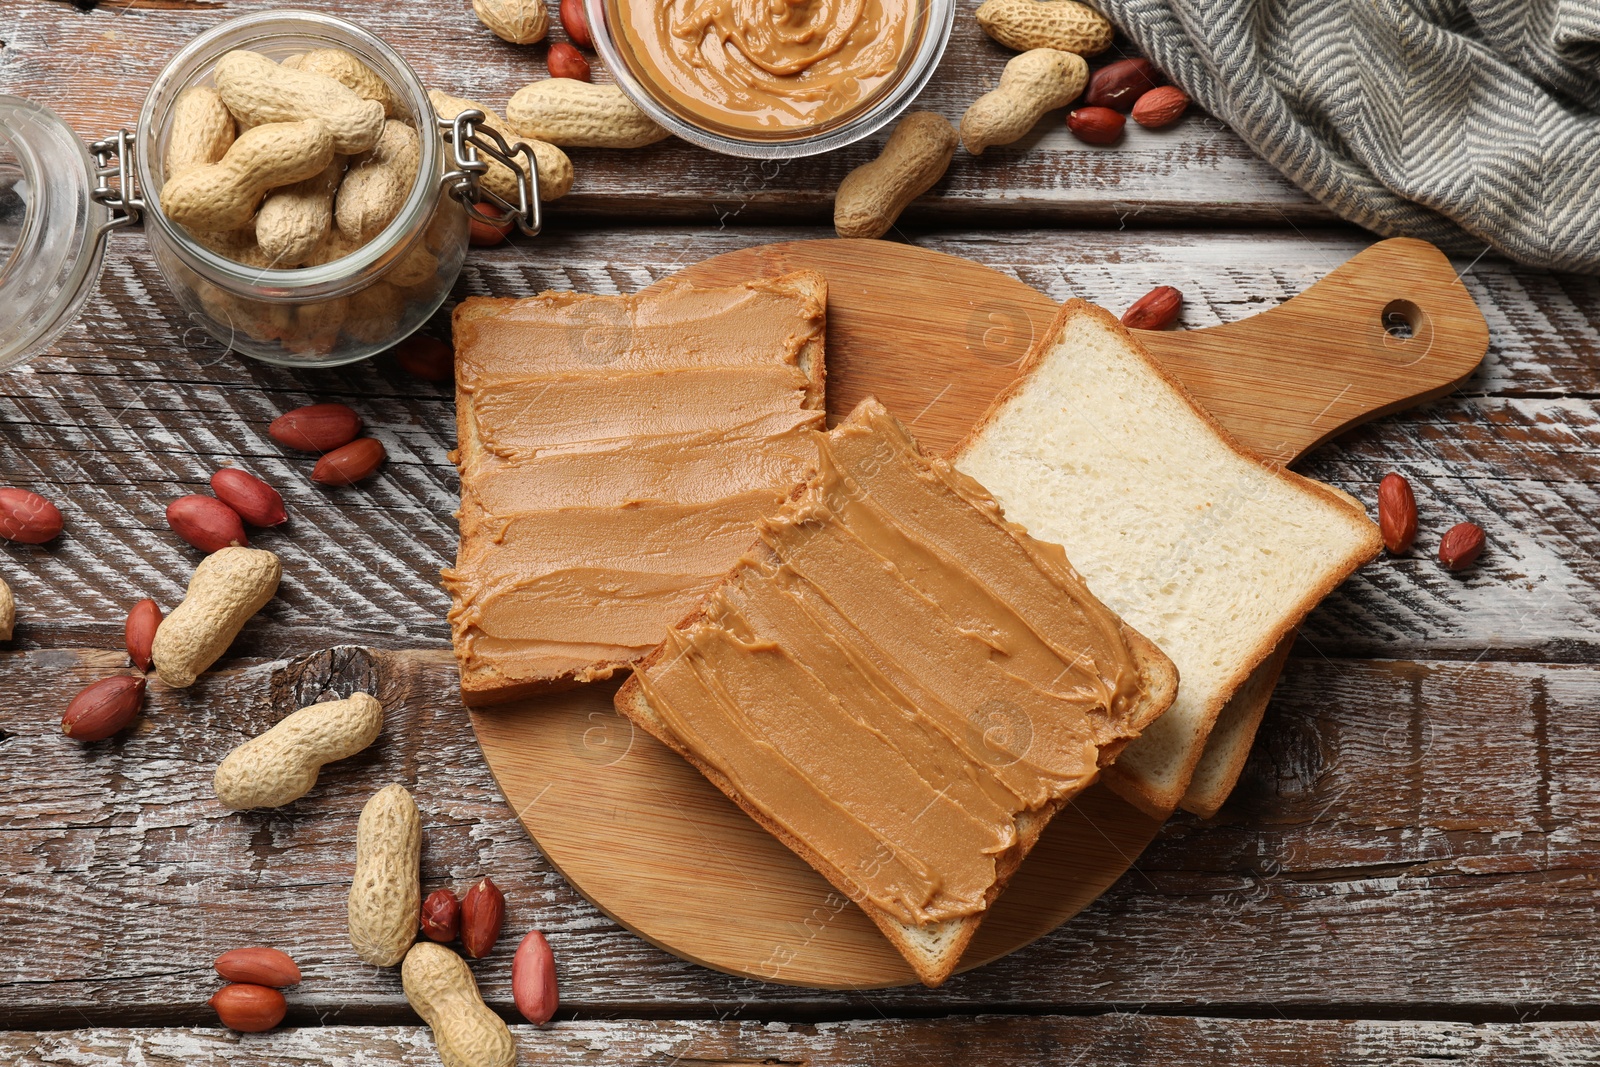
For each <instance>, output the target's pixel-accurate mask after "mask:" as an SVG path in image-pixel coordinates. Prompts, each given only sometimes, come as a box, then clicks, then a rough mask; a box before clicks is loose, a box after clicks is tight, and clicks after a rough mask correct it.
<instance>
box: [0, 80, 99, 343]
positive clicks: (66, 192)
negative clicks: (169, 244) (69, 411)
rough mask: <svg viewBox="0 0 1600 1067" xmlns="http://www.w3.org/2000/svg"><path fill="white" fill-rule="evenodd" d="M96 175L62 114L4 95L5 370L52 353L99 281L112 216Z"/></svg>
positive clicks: (1, 328) (1, 236)
mask: <svg viewBox="0 0 1600 1067" xmlns="http://www.w3.org/2000/svg"><path fill="white" fill-rule="evenodd" d="M97 177H98V175H97V173H96V167H95V162H94V160H93V158H92V157H91V156H90V155H89V151H88V149H87V148H86V147H85V146H84V143H83V142H82V141H81V140H79V138H78V135H77V134H75V133H73V132H72V129H71V128H70V127H69V126H68V125H67V124H66V122H64V121H63V120H62V119H61V117H60V116H59V115H57V114H56V113H55V112H53V111H51V110H50V109H49V108H46V107H41V106H40V105H38V104H34V103H30V102H29V101H26V100H22V99H19V98H17V97H14V96H4V95H0V371H5V370H8V369H10V368H11V367H14V366H16V365H17V364H19V363H22V362H23V361H24V360H27V359H29V358H31V357H33V356H35V355H37V354H39V353H40V352H42V351H44V350H45V349H46V348H48V347H49V346H50V344H51V343H52V342H54V341H55V339H56V338H57V337H59V336H60V335H61V333H62V331H63V330H65V329H66V328H67V327H68V326H69V325H71V324H72V321H73V320H74V319H75V318H77V315H78V310H79V308H81V307H82V306H83V302H84V300H85V299H86V298H87V297H88V295H89V293H90V292H91V291H93V289H94V287H95V284H96V283H97V282H98V281H99V279H100V266H101V261H102V260H103V258H104V253H105V244H104V242H103V241H102V240H101V238H102V236H103V235H104V233H105V231H106V230H107V229H108V228H109V227H110V226H111V225H112V213H111V211H110V210H109V209H108V208H107V207H106V206H105V205H104V204H101V203H99V202H97V201H96V200H95V198H94V195H93V193H94V187H95V185H96V182H97Z"/></svg>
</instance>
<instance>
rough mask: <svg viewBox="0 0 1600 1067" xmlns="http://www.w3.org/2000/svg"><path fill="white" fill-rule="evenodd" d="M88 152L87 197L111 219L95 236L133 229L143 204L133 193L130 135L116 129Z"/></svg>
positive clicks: (131, 136) (131, 137) (131, 142)
mask: <svg viewBox="0 0 1600 1067" xmlns="http://www.w3.org/2000/svg"><path fill="white" fill-rule="evenodd" d="M89 152H90V154H91V155H93V156H94V188H93V189H91V190H90V191H89V196H90V197H91V198H92V199H93V200H94V201H95V203H97V204H104V205H105V206H106V207H108V208H110V209H111V217H110V218H109V219H107V220H106V222H105V224H104V225H103V226H101V227H100V232H99V233H98V234H96V235H95V236H97V237H103V236H105V235H106V234H107V233H110V232H111V231H112V230H115V229H120V228H121V227H123V226H132V225H133V224H134V223H136V222H138V221H139V212H141V211H143V210H144V201H143V200H141V199H140V198H139V196H138V195H137V194H136V193H135V191H134V186H135V184H136V183H135V181H134V177H133V152H134V148H133V135H132V134H130V133H129V132H128V131H127V130H118V131H117V132H116V133H115V134H114V135H113V136H111V137H107V138H106V139H105V140H103V141H96V142H95V143H94V144H92V145H90V146H89ZM113 160H115V161H116V162H115V163H113V162H112V161H113ZM113 177H115V178H116V179H117V182H116V184H115V185H112V184H111V179H112V178H113Z"/></svg>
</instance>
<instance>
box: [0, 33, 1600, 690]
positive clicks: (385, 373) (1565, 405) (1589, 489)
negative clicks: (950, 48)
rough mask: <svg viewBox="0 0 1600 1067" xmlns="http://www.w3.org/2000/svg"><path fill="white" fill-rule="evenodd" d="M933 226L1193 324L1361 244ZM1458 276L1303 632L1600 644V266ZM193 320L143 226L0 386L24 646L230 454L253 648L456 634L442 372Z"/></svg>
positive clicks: (129, 567) (686, 246)
mask: <svg viewBox="0 0 1600 1067" xmlns="http://www.w3.org/2000/svg"><path fill="white" fill-rule="evenodd" d="M130 17H131V16H130ZM816 235H817V234H816V231H812V230H800V231H795V230H730V231H726V232H722V233H713V232H709V231H707V232H697V231H685V230H678V229H673V230H661V229H657V230H643V231H633V232H624V231H614V230H607V231H595V232H589V231H568V232H561V233H557V234H553V235H552V236H550V237H549V238H547V239H542V240H540V241H536V242H530V243H527V244H524V245H518V246H516V247H514V248H507V249H500V250H494V251H492V252H488V253H486V254H479V255H477V256H475V258H474V260H473V263H472V265H471V267H470V268H469V270H468V272H467V273H466V274H465V275H464V276H463V278H462V280H461V282H460V283H459V285H458V287H457V291H456V292H457V296H458V297H459V296H466V295H471V294H485V293H494V294H515V293H524V292H530V291H537V290H539V289H544V288H580V289H585V290H592V291H600V292H614V291H617V290H619V289H620V290H632V289H637V288H640V287H642V286H644V285H647V284H649V283H650V282H651V281H654V280H656V279H657V278H660V277H663V276H665V275H667V274H670V273H671V272H672V271H673V270H674V269H675V268H676V267H677V266H680V265H682V264H684V263H688V262H693V261H694V260H697V259H700V258H702V257H705V256H709V255H714V254H717V253H719V252H723V251H727V250H729V249H731V248H734V247H740V246H744V245H748V244H751V243H756V242H760V241H766V240H774V239H783V238H790V237H795V236H816ZM921 243H924V244H927V245H928V246H930V247H934V248H938V249H941V250H945V251H950V252H954V253H956V254H961V255H966V256H968V257H970V258H972V259H975V260H978V261H980V262H984V263H988V264H991V265H994V266H996V267H998V268H1000V269H1003V270H1007V271H1009V272H1011V273H1013V274H1015V275H1016V276H1017V277H1019V278H1021V279H1022V280H1024V281H1027V282H1028V283H1029V284H1032V285H1034V286H1036V287H1038V288H1039V289H1041V290H1042V291H1045V292H1047V293H1049V294H1050V295H1052V296H1054V297H1057V298H1066V297H1068V296H1072V295H1081V296H1086V297H1089V298H1091V299H1095V300H1098V301H1100V302H1102V303H1104V304H1106V305H1107V306H1109V307H1111V308H1113V309H1121V308H1123V307H1126V306H1127V304H1128V303H1130V302H1132V300H1133V299H1135V298H1136V297H1137V296H1138V295H1140V294H1142V293H1143V292H1145V291H1146V290H1147V289H1148V288H1150V287H1151V286H1153V285H1156V284H1162V283H1170V284H1175V285H1177V286H1179V287H1180V288H1182V289H1183V290H1184V291H1185V292H1186V293H1187V294H1188V300H1189V303H1188V309H1187V311H1186V313H1185V324H1186V325H1189V326H1203V325H1208V324H1211V323H1215V322H1223V321H1230V320H1233V319H1237V318H1239V317H1242V316H1244V315H1248V314H1251V313H1252V312H1255V311H1259V310H1260V309H1261V308H1263V307H1265V306H1270V305H1271V304H1272V303H1274V302H1277V301H1279V300H1282V299H1284V298H1286V297H1288V296H1290V295H1292V294H1293V293H1295V292H1298V291H1299V290H1301V289H1303V288H1304V287H1305V286H1307V285H1309V284H1310V283H1311V282H1313V281H1314V280H1316V279H1317V278H1318V277H1320V276H1321V275H1323V274H1325V273H1326V272H1327V271H1328V270H1329V269H1330V268H1331V267H1333V266H1335V265H1337V264H1338V263H1339V262H1342V261H1343V260H1344V259H1345V258H1347V257H1348V256H1349V255H1351V254H1353V253H1354V252H1355V251H1356V250H1357V249H1359V248H1360V247H1363V245H1364V243H1365V239H1364V238H1362V237H1360V236H1359V235H1355V234H1351V233H1346V232H1337V231H1335V232H1320V233H1316V234H1313V235H1311V236H1307V237H1302V236H1299V235H1283V234H1256V233H1232V234H1214V233H1173V234H1161V235H1151V234H1142V233H1133V232H1125V233H1102V234H1069V233H1061V232H1048V231H1029V232H1014V233H1006V234H1000V235H990V236H978V235H962V234H953V235H943V236H937V237H928V238H924V239H922V241H921ZM1468 265H1469V264H1466V263H1463V264H1462V266H1463V267H1466V266H1468ZM1470 266H1471V270H1470V271H1469V272H1468V273H1467V274H1466V277H1465V281H1466V284H1467V285H1468V286H1469V288H1471V290H1472V291H1473V294H1474V296H1475V297H1476V298H1477V300H1478V302H1479V304H1480V306H1481V307H1482V308H1483V309H1484V311H1485V314H1486V315H1487V316H1488V318H1489V320H1490V323H1491V326H1492V329H1493V334H1492V345H1491V350H1490V354H1489V357H1488V360H1487V362H1486V364H1485V366H1484V368H1483V370H1481V371H1480V372H1479V374H1478V375H1476V376H1475V377H1474V378H1473V379H1472V380H1470V381H1469V382H1468V383H1467V385H1466V387H1465V389H1464V390H1463V392H1462V393H1460V394H1458V395H1457V396H1455V397H1452V398H1450V399H1448V400H1446V401H1442V402H1440V403H1437V404H1434V405H1431V406H1429V407H1427V408H1424V409H1420V410H1416V411H1411V412H1405V413H1402V414H1400V415H1397V416H1393V417H1390V418H1387V419H1384V420H1381V421H1379V422H1377V423H1374V424H1372V425H1370V426H1367V427H1364V428H1361V429H1359V430H1357V431H1355V432H1353V433H1352V434H1350V435H1347V436H1346V437H1345V438H1343V439H1341V440H1339V441H1336V442H1334V443H1333V444H1331V445H1328V446H1325V447H1324V448H1322V449H1320V450H1318V451H1317V452H1316V453H1315V454H1313V455H1312V456H1311V457H1310V458H1309V459H1308V461H1307V462H1306V463H1305V464H1303V465H1302V468H1301V469H1303V470H1305V471H1306V473H1308V474H1311V475H1312V476H1314V477H1322V478H1326V479H1328V480H1330V481H1333V482H1334V483H1335V484H1339V485H1341V486H1344V487H1346V488H1348V489H1350V490H1351V491H1353V492H1356V493H1357V494H1358V495H1361V496H1362V497H1363V498H1364V499H1366V500H1367V501H1368V503H1369V505H1371V504H1372V503H1373V493H1374V487H1375V486H1376V484H1377V481H1378V480H1379V479H1380V478H1381V477H1382V475H1383V474H1384V473H1386V472H1387V471H1389V470H1400V471H1403V472H1404V473H1406V474H1407V475H1408V476H1409V477H1410V478H1411V479H1412V481H1413V483H1414V484H1415V486H1416V490H1417V494H1418V498H1419V501H1420V502H1421V504H1422V509H1423V515H1422V531H1423V533H1422V537H1421V539H1420V541H1419V548H1418V550H1417V552H1416V554H1415V555H1414V556H1413V557H1411V558H1409V559H1406V560H1401V561H1389V560H1380V561H1379V562H1377V563H1375V564H1374V565H1373V566H1372V567H1370V568H1368V569H1367V570H1366V571H1364V572H1362V574H1360V575H1359V576H1358V577H1357V578H1356V579H1355V580H1354V581H1352V582H1351V583H1350V585H1349V586H1348V587H1347V588H1346V589H1345V590H1343V591H1341V592H1340V593H1338V594H1337V595H1336V596H1335V597H1334V598H1333V599H1332V600H1331V601H1330V602H1329V603H1328V604H1327V605H1326V606H1324V608H1323V609H1322V610H1320V611H1319V612H1317V613H1316V614H1315V615H1313V616H1312V618H1311V620H1310V621H1309V623H1308V624H1307V627H1306V631H1305V632H1306V636H1307V638H1308V640H1310V641H1312V642H1314V643H1315V644H1316V646H1317V647H1318V648H1321V649H1323V650H1324V651H1326V652H1328V653H1329V654H1341V655H1376V656H1391V655H1408V656H1414V657H1427V656H1438V655H1441V654H1445V655H1459V656H1466V657H1471V656H1475V655H1478V654H1479V653H1480V652H1482V651H1484V650H1486V649H1487V650H1489V651H1488V655H1490V656H1491V657H1495V658H1504V657H1524V658H1527V657H1532V658H1541V659H1549V660H1570V659H1585V658H1592V657H1593V656H1594V655H1595V650H1596V647H1597V643H1600V622H1597V621H1596V620H1597V618H1600V613H1597V611H1596V609H1597V608H1600V589H1597V586H1600V568H1597V567H1596V566H1595V564H1594V561H1595V559H1596V557H1597V555H1600V540H1597V538H1596V535H1595V531H1594V529H1593V524H1592V522H1591V520H1590V518H1589V516H1591V515H1593V514H1594V513H1595V512H1596V501H1595V499H1594V493H1595V490H1594V485H1595V482H1596V474H1597V471H1596V468H1595V464H1594V463H1593V460H1592V456H1593V454H1594V453H1595V452H1596V449H1597V438H1600V424H1597V421H1596V410H1597V401H1596V399H1595V397H1596V395H1600V341H1597V338H1596V332H1595V328H1594V327H1593V325H1592V323H1594V322H1600V281H1596V280H1595V279H1584V278H1577V277H1568V276H1559V275H1551V274H1548V273H1544V272H1539V271H1531V270H1526V269H1524V268H1519V267H1513V266H1510V265H1507V264H1505V263H1501V262H1495V261H1489V260H1484V261H1481V262H1478V263H1476V264H1471V265H1470ZM182 323H183V319H182V316H181V313H180V312H179V311H178V309H177V306H176V304H175V303H174V302H173V301H172V298H171V297H170V295H169V294H168V293H167V292H166V290H165V288H164V286H163V285H162V283H161V280H160V277H159V275H158V274H157V272H156V271H155V269H154V267H153V264H152V263H151V261H150V259H149V257H148V256H147V255H146V254H145V253H144V251H143V249H142V247H141V246H140V243H139V238H138V237H137V236H136V235H135V236H128V237H121V238H119V239H118V240H117V242H116V246H115V249H114V252H113V254H112V256H111V257H110V260H109V265H108V270H107V274H106V278H105V281H104V283H103V287H102V298H101V299H100V300H98V301H97V302H95V303H94V304H93V305H92V306H91V308H90V310H89V312H88V313H87V314H86V316H85V318H84V321H83V323H82V324H81V325H79V326H77V327H74V328H73V329H72V330H71V331H69V333H68V334H67V336H66V338H65V339H64V340H63V342H62V343H61V344H60V345H58V346H57V348H56V350H55V352H54V353H52V354H51V355H49V356H46V357H44V358H41V359H39V360H36V361H35V362H34V363H32V364H29V365H27V366H26V367H24V368H22V369H20V370H18V371H14V372H12V373H10V374H6V375H0V471H4V472H5V474H4V480H5V481H6V482H9V483H14V484H21V485H26V486H29V487H31V488H36V489H38V490H39V491H41V492H44V493H45V494H46V495H48V496H50V497H52V498H54V499H56V500H57V501H58V502H59V503H60V504H61V505H62V506H63V507H64V508H65V509H66V513H67V520H68V533H67V536H66V537H64V538H62V539H61V540H60V541H59V542H58V543H57V544H56V545H53V546H50V547H47V548H44V549H34V548H28V547H25V546H16V545H9V544H6V545H0V573H3V574H4V577H5V579H6V580H7V581H8V582H9V583H10V584H11V585H12V586H13V588H15V589H16V591H17V593H18V596H19V599H20V601H21V604H22V621H21V629H20V631H19V642H20V646H21V647H35V646H49V645H65V646H83V645H100V646H101V647H115V646H116V645H117V644H118V643H119V642H120V634H121V621H122V614H123V613H124V612H125V611H126V609H127V606H128V604H129V603H130V602H131V600H133V599H135V598H136V597H137V596H143V595H150V596H154V597H156V598H157V599H158V600H160V601H161V602H162V603H164V604H167V605H171V604H172V603H174V602H176V600H177V598H178V597H179V596H180V595H181V591H182V588H183V584H184V582H185V581H186V580H187V576H188V573H189V571H190V569H191V568H192V567H193V564H194V561H195V558H196V557H195V554H194V553H193V552H192V551H191V550H190V549H189V548H188V547H187V546H185V545H183V544H181V543H180V542H179V541H177V539H176V538H175V537H174V536H173V535H172V534H171V533H170V532H169V531H168V530H167V529H166V523H165V519H164V516H163V511H164V508H165V505H166V503H167V502H168V501H169V500H170V499H171V498H172V497H174V496H177V495H179V494H181V493H183V492H189V491H195V490H203V489H204V486H205V483H206V481H207V479H208V478H209V476H210V474H211V472H212V471H214V470H215V469H216V468H217V467H218V466H220V465H222V464H224V463H243V464H244V465H246V466H247V467H249V468H250V469H252V470H254V471H256V472H257V473H259V474H261V475H262V476H263V477H266V478H267V479H268V480H270V481H272V482H274V483H275V484H277V485H278V486H279V487H280V488H281V489H282V490H283V491H284V493H285V494H286V496H287V497H288V499H289V505H290V511H291V514H292V516H293V519H292V521H291V522H290V524H289V525H288V526H287V527H285V528H283V529H282V530H279V531H273V532H267V533H263V534H262V535H260V537H259V538H258V543H260V544H262V545H265V546H268V547H272V548H275V549H277V550H280V551H282V552H283V553H284V555H285V558H286V560H287V561H288V570H289V577H288V580H287V582H286V583H285V587H284V592H283V595H282V596H281V597H280V598H279V599H278V600H277V601H276V602H274V604H273V605H272V606H271V607H269V608H268V610H267V611H266V612H265V613H264V614H263V616H262V618H261V619H260V620H258V622H256V623H255V624H253V625H252V627H251V628H250V629H249V630H248V631H247V632H246V635H245V639H244V642H243V644H242V645H241V646H240V647H241V650H242V651H244V652H248V653H253V654H280V653H283V652H292V651H295V650H300V649H305V648H308V647H317V646H319V645H325V644H333V643H339V642H358V643H362V644H372V645H387V646H390V647H399V648H404V647H420V646H427V645H431V646H436V647H443V646H444V644H445V642H446V640H447V631H446V629H445V626H444V623H443V617H444V612H445V609H446V606H447V601H446V598H445V597H444V596H443V594H442V592H441V591H440V590H439V587H438V582H437V572H438V569H439V568H440V567H441V566H443V565H445V564H446V563H448V562H449V560H450V559H451V558H452V557H453V555H454V551H455V528H454V523H453V520H452V519H451V513H452V511H453V510H454V507H455V503H456V497H455V493H456V481H455V471H454V469H453V468H452V467H451V465H450V464H449V463H448V461H447V460H446V458H445V453H446V451H447V450H448V449H449V448H450V447H451V445H452V444H453V443H454V435H455V425H454V405H453V403H452V402H451V400H450V392H449V388H448V387H447V386H440V385H432V384H428V383H424V382H419V381H417V380H415V379H412V378H410V377H409V376H407V375H405V374H404V373H403V372H401V371H400V370H399V369H398V368H397V367H396V366H395V365H394V364H393V363H392V362H389V361H385V360H379V361H375V362H372V363H368V364H365V365H361V366H357V367H350V368H343V369H339V370H331V371H302V372H294V371H287V370H282V369H276V368H270V367H266V366H263V365H257V364H251V363H247V362H245V361H243V360H240V359H238V358H236V357H234V356H231V355H229V354H227V353H225V352H223V351H221V350H220V349H218V348H217V347H216V346H215V345H214V344H213V343H211V342H209V340H207V339H206V338H204V337H203V336H201V335H199V334H198V333H197V331H193V330H187V329H185V327H184V326H183V325H182ZM447 328H448V326H447V323H445V322H444V321H443V320H442V319H441V321H440V322H438V323H436V324H435V329H439V330H446V329H447ZM312 399H338V400H348V401H349V402H351V403H353V404H355V405H356V406H357V407H358V408H359V409H361V411H362V412H363V413H364V414H365V415H366V417H367V419H368V422H369V423H370V424H371V425H372V427H373V429H374V431H375V432H376V433H377V435H378V436H379V437H380V438H382V439H383V440H384V441H385V443H386V444H387V445H388V447H389V451H390V455H391V460H390V462H389V465H388V466H387V468H386V469H385V471H384V473H383V474H382V475H381V476H379V477H377V478H374V479H372V480H371V481H370V482H368V483H366V484H365V485H363V486H361V487H359V488H356V489H345V490H331V489H325V488H321V487H317V486H314V485H312V484H311V483H310V482H309V481H307V479H306V475H307V473H308V472H309V470H310V467H311V462H310V460H309V458H307V457H302V456H295V455H290V454H286V453H284V452H283V451H282V450H281V449H279V448H278V447H277V446H276V445H275V444H274V443H272V442H271V441H270V440H269V439H268V438H267V437H266V435H265V428H266V425H267V423H268V422H269V421H270V420H271V419H272V417H274V416H275V415H277V414H278V413H279V412H281V411H283V410H285V409H287V408H289V407H292V406H294V405H296V404H300V403H305V402H307V401H308V400H312ZM913 414H914V413H913ZM1460 519H1472V520H1474V521H1477V522H1479V523H1481V524H1482V525H1484V526H1485V528H1486V529H1487V530H1488V531H1489V540H1490V549H1489V551H1488V552H1487V553H1486V555H1485V556H1484V559H1483V562H1482V564H1481V565H1480V566H1479V567H1478V569H1477V570H1476V571H1475V572H1473V573H1471V574H1469V575H1465V576H1451V575H1448V574H1447V573H1445V572H1444V571H1442V570H1441V569H1439V568H1438V567H1437V566H1436V565H1435V563H1434V562H1433V561H1432V559H1431V552H1432V550H1433V548H1434V547H1435V546H1436V544H1437V539H1438V537H1439V535H1440V534H1442V532H1443V531H1444V529H1446V528H1447V527H1448V526H1449V525H1451V524H1452V523H1454V522H1456V521H1458V520H1460ZM130 576H132V577H131V578H130Z"/></svg>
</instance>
